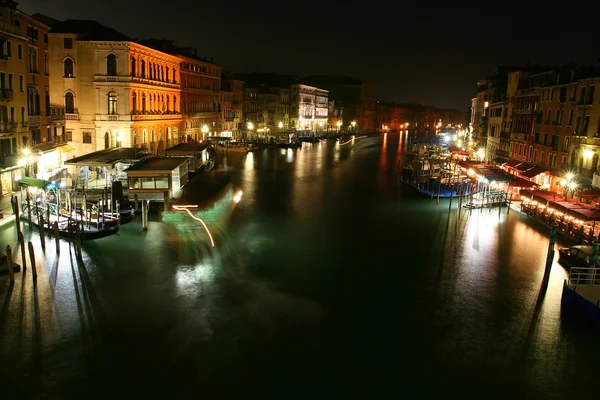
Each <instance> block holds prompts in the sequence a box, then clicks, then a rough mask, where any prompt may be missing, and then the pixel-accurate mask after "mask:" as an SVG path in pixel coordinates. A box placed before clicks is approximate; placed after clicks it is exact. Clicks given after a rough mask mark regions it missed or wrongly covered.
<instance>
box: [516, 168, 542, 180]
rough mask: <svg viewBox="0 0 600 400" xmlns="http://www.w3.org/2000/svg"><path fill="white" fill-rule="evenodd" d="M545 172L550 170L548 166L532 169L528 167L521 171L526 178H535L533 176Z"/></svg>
mask: <svg viewBox="0 0 600 400" xmlns="http://www.w3.org/2000/svg"><path fill="white" fill-rule="evenodd" d="M545 172H548V170H547V169H546V168H542V167H533V168H531V169H528V170H527V171H523V172H521V175H522V176H524V177H525V178H533V177H536V176H538V175H540V174H543V173H545Z"/></svg>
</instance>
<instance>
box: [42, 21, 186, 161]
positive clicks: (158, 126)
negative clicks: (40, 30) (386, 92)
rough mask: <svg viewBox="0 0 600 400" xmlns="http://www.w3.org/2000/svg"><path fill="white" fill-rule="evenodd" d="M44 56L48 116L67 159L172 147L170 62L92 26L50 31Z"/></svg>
mask: <svg viewBox="0 0 600 400" xmlns="http://www.w3.org/2000/svg"><path fill="white" fill-rule="evenodd" d="M49 48H50V57H49V59H50V61H49V64H50V71H51V74H50V75H51V78H50V88H51V90H50V102H51V114H52V117H53V121H54V122H53V124H54V126H55V127H60V128H61V129H62V132H64V135H66V137H67V140H68V142H69V144H70V145H71V146H72V147H73V148H74V149H75V150H74V154H70V155H69V156H70V157H74V156H79V155H82V154H86V153H89V152H93V151H98V150H101V149H106V148H109V147H120V146H125V147H144V148H147V149H149V150H150V151H151V152H152V153H153V154H158V153H160V152H162V151H163V150H164V149H165V148H167V147H169V146H170V145H172V144H175V143H178V142H179V135H180V131H181V126H182V115H181V111H180V107H181V87H180V70H179V69H180V63H181V60H180V59H179V58H178V57H175V56H173V55H170V54H167V53H164V52H160V51H158V50H155V49H152V48H150V47H147V46H143V45H140V44H138V43H135V42H133V41H132V40H131V39H130V38H128V37H126V36H124V35H122V34H120V33H118V32H116V31H114V30H112V29H110V28H107V27H105V26H103V25H101V24H99V23H98V22H95V21H80V20H67V21H63V22H58V23H56V24H55V25H53V26H52V31H51V33H50V35H49Z"/></svg>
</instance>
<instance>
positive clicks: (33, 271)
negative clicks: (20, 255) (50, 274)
mask: <svg viewBox="0 0 600 400" xmlns="http://www.w3.org/2000/svg"><path fill="white" fill-rule="evenodd" d="M27 247H29V261H31V272H32V273H33V280H36V279H37V268H36V266H35V253H34V252H33V244H32V243H31V242H27Z"/></svg>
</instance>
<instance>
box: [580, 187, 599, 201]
mask: <svg viewBox="0 0 600 400" xmlns="http://www.w3.org/2000/svg"><path fill="white" fill-rule="evenodd" d="M576 197H583V198H584V199H598V198H600V190H598V189H589V190H583V191H581V192H579V193H577V196H576Z"/></svg>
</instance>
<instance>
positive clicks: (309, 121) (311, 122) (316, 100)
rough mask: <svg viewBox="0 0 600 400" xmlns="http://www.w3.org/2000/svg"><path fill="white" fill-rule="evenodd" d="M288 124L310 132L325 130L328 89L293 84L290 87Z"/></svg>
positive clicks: (327, 111) (327, 110)
mask: <svg viewBox="0 0 600 400" xmlns="http://www.w3.org/2000/svg"><path fill="white" fill-rule="evenodd" d="M290 96H291V100H290V107H291V114H290V125H291V126H292V127H294V128H295V129H298V130H302V131H311V132H323V131H326V130H327V119H328V113H329V102H328V96H329V91H328V90H325V89H320V88H317V87H314V86H308V85H303V84H295V85H292V86H291V87H290Z"/></svg>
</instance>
